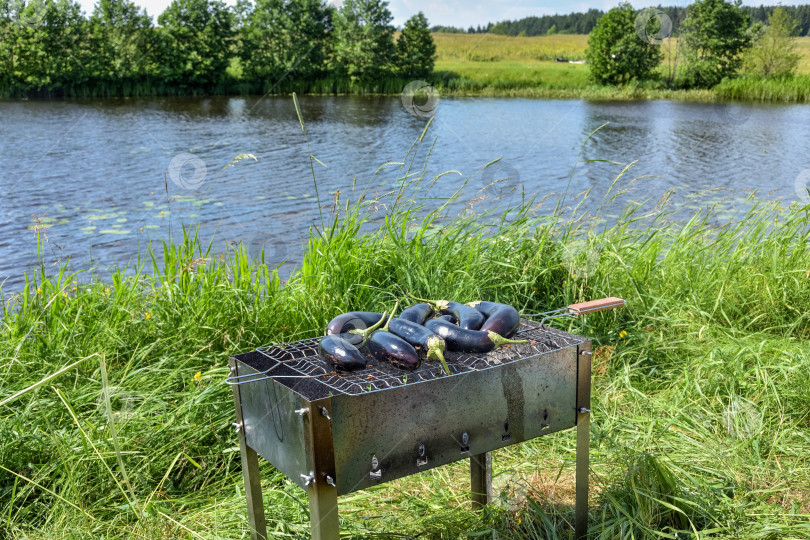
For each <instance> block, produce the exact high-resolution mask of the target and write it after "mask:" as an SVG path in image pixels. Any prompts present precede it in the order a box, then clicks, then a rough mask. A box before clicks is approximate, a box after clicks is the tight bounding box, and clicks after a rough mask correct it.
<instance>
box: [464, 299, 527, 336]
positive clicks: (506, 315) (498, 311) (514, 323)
mask: <svg viewBox="0 0 810 540" xmlns="http://www.w3.org/2000/svg"><path fill="white" fill-rule="evenodd" d="M467 305H468V306H472V307H474V308H475V309H477V310H478V311H480V312H481V313H482V314H483V315H485V316H486V318H487V320H486V321H485V322H484V324H483V325H481V328H480V330H484V331H487V330H492V331H493V332H495V333H496V334H500V335H502V336H503V337H507V338H510V337H512V336H514V335H515V332H517V329H518V328H519V327H520V313H518V310H516V309H515V308H513V307H512V306H510V305H508V304H499V303H497V302H484V301H479V302H470V303H469V304H467Z"/></svg>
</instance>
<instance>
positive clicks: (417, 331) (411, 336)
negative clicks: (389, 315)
mask: <svg viewBox="0 0 810 540" xmlns="http://www.w3.org/2000/svg"><path fill="white" fill-rule="evenodd" d="M388 331H389V332H391V333H392V334H395V335H397V336H399V337H401V338H402V339H404V340H405V341H407V342H408V343H410V344H411V345H413V346H414V348H415V349H416V350H417V352H420V353H423V354H424V356H425V357H426V358H427V359H428V360H431V359H436V360H439V361H440V362H441V363H442V367H444V371H445V372H446V373H447V374H448V375H449V374H450V368H449V367H448V366H447V362H446V361H445V360H444V350H445V348H446V345H445V343H444V340H443V339H442V338H440V337H439V336H437V335H436V334H434V333H433V332H431V331H430V330H428V329H427V328H425V327H424V326H422V325H421V324H416V323H415V322H413V321H407V320H402V319H401V318H399V319H391V320H390V321H389V322H388Z"/></svg>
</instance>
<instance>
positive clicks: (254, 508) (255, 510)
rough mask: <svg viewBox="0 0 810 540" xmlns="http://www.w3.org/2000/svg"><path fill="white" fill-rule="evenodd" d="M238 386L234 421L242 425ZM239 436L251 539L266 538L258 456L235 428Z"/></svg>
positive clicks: (260, 539)
mask: <svg viewBox="0 0 810 540" xmlns="http://www.w3.org/2000/svg"><path fill="white" fill-rule="evenodd" d="M229 362H230V366H231V370H232V371H234V370H236V360H234V359H230V361H229ZM239 390H240V389H239V387H238V386H234V388H233V401H234V405H235V406H236V423H237V425H239V426H242V425H243V423H242V400H241V395H240V392H239ZM236 433H237V436H238V437H239V450H240V455H241V457H242V478H243V480H244V483H245V498H246V499H247V507H248V525H249V526H250V538H251V540H266V539H267V523H266V521H265V519H264V503H263V499H262V485H261V476H260V473H259V456H258V455H257V454H256V451H255V450H254V449H253V448H251V447H250V446H248V444H247V442H246V441H245V431H244V430H242V429H237V430H236Z"/></svg>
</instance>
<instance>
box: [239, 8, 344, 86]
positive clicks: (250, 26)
mask: <svg viewBox="0 0 810 540" xmlns="http://www.w3.org/2000/svg"><path fill="white" fill-rule="evenodd" d="M331 30H332V12H331V10H330V9H328V8H327V7H326V4H325V3H324V2H323V1H322V0H257V1H256V5H255V7H254V8H253V10H252V11H251V12H250V13H248V14H247V16H246V19H245V23H244V26H243V28H242V29H241V36H242V40H241V43H240V45H239V57H240V58H241V60H242V66H243V69H244V77H245V78H246V79H248V80H254V81H263V82H265V83H268V84H270V83H272V84H278V83H279V82H280V81H282V80H302V79H303V80H312V79H314V78H316V77H319V76H321V75H323V72H324V69H325V61H326V55H327V46H328V37H329V34H330V32H331Z"/></svg>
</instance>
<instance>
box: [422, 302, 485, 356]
mask: <svg viewBox="0 0 810 540" xmlns="http://www.w3.org/2000/svg"><path fill="white" fill-rule="evenodd" d="M468 307H469V306H468ZM425 327H426V328H427V329H428V330H430V331H431V332H433V333H434V334H436V335H438V336H439V337H440V338H442V339H444V342H445V343H446V344H447V349H448V350H450V351H458V352H474V353H485V352H489V351H491V350H492V349H494V348H495V344H494V343H493V342H492V340H491V339H490V338H489V334H487V333H486V332H482V331H481V330H469V329H466V328H461V326H456V325H455V324H452V323H450V322H448V321H445V320H442V319H431V320H429V321H427V322H426V323H425Z"/></svg>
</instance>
